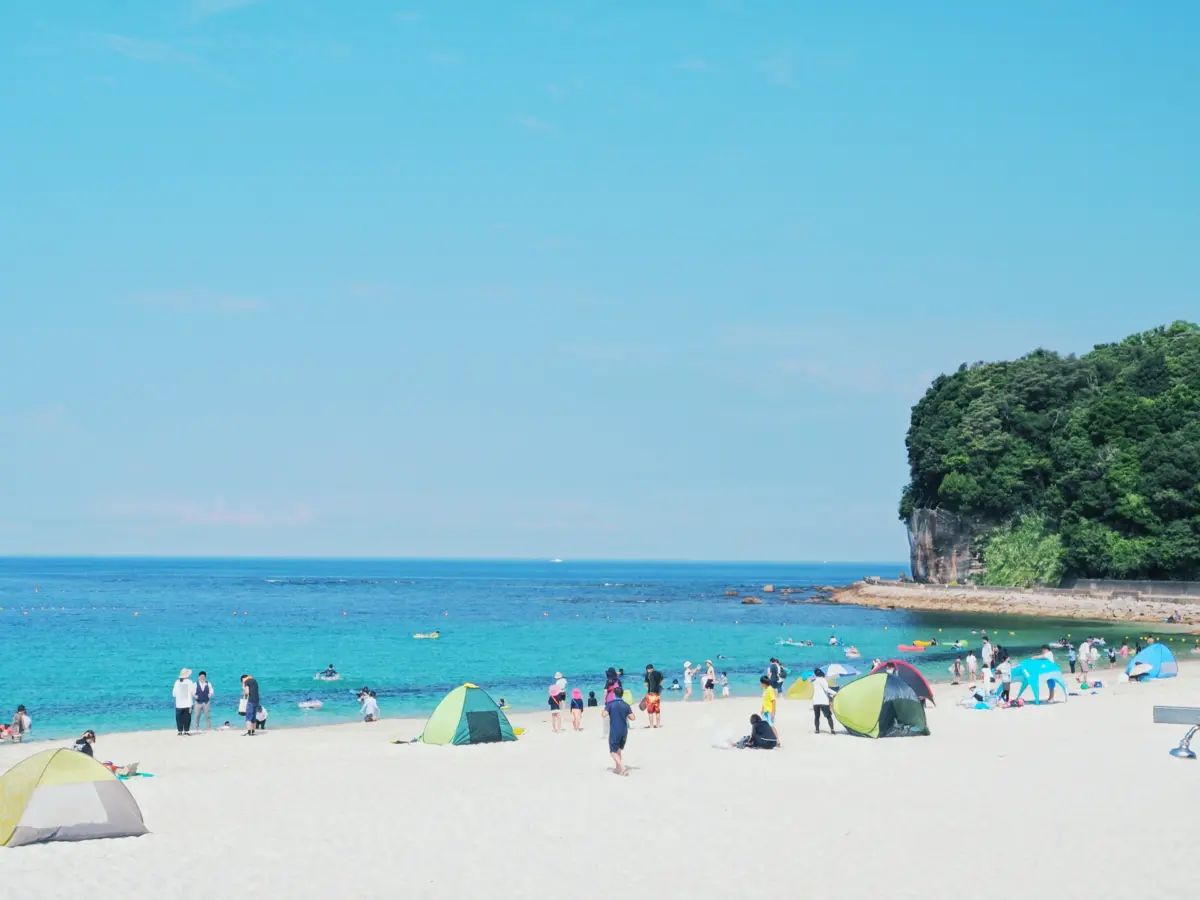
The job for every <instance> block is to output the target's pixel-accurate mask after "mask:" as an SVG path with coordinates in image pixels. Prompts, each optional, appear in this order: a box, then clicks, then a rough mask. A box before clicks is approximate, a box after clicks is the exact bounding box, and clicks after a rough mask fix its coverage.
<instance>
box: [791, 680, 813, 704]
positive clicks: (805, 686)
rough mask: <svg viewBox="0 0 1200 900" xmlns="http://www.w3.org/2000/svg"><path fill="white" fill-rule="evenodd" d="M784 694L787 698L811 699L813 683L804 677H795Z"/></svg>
mask: <svg viewBox="0 0 1200 900" xmlns="http://www.w3.org/2000/svg"><path fill="white" fill-rule="evenodd" d="M786 696H787V698H788V699H789V700H811V699H812V697H813V684H812V682H811V681H808V680H807V679H804V678H797V679H796V680H795V681H793V682H792V683H791V685H789V687H788V689H787V692H786Z"/></svg>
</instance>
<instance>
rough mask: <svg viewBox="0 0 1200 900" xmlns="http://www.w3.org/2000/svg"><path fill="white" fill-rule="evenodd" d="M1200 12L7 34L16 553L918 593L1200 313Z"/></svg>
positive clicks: (7, 463) (427, 6)
mask: <svg viewBox="0 0 1200 900" xmlns="http://www.w3.org/2000/svg"><path fill="white" fill-rule="evenodd" d="M1198 42H1200V4H1197V3H1195V2H1165V0H1163V2H1155V3H1140V4H1139V3H1117V2H1109V3H1104V2H1097V3H1086V4H1085V3H1071V2H1054V0H1041V2H1035V0H1028V2H1016V0H1014V2H963V0H954V2H943V3H938V2H928V3H902V2H896V0H886V2H878V3H852V2H845V3H820V4H818V3H803V2H793V0H780V2H767V0H763V2H751V0H743V2H737V0H723V2H716V0H714V2H705V0H687V2H684V0H675V2H668V0H659V2H654V3H617V2H611V0H603V2H601V0H595V2H520V0H507V2H482V0H471V2H465V0H463V2H450V0H440V2H437V3H428V2H427V3H424V4H422V3H419V2H418V0H398V2H396V3H383V2H369V0H338V2H333V0H328V2H326V0H257V2H253V0H120V2H117V0H59V2H54V3H46V2H33V0H10V2H7V3H4V4H3V5H2V6H0V383H2V385H3V388H2V390H0V552H5V553H188V554H209V553H212V554H225V553H239V554H270V555H273V554H286V555H310V554H311V555H371V556H379V555H383V556H426V555H435V556H527V557H551V556H561V557H585V556H588V557H652V558H688V559H704V558H711V559H781V560H782V559H800V560H823V559H838V560H854V559H860V560H868V559H869V560H880V559H882V560H899V559H903V558H904V557H905V556H906V555H907V544H906V542H905V539H904V532H903V529H902V527H901V525H900V523H899V522H898V520H897V519H896V506H897V502H898V498H899V494H900V489H901V487H902V485H903V483H904V481H905V480H906V474H907V466H906V461H905V454H904V433H905V430H906V427H907V422H908V414H909V409H910V407H911V405H912V404H913V403H914V402H916V400H917V399H918V398H919V397H920V395H921V393H922V391H923V389H924V387H925V385H926V384H927V382H928V380H929V379H930V378H931V377H932V376H933V375H936V374H937V373H939V372H943V371H949V370H953V369H954V368H956V367H957V366H958V364H959V363H960V362H963V361H964V360H977V359H995V358H1004V357H1011V356H1014V355H1019V354H1021V353H1023V352H1026V351H1028V350H1030V349H1032V348H1034V347H1037V346H1046V347H1049V348H1053V349H1057V350H1061V351H1064V352H1067V351H1076V352H1083V351H1086V350H1088V349H1090V347H1091V346H1092V345H1093V344H1095V343H1097V342H1103V341H1109V340H1116V339H1119V338H1121V337H1123V336H1125V335H1126V334H1128V333H1130V332H1133V331H1139V330H1142V329H1145V328H1149V327H1152V326H1154V325H1157V324H1161V323H1165V322H1169V321H1171V320H1172V319H1176V318H1191V319H1193V320H1194V319H1196V318H1200V295H1198V291H1197V286H1198V284H1200V253H1198V252H1197V238H1198V236H1200V214H1198V212H1197V210H1198V209H1200V175H1198V172H1200V166H1198V165H1197V158H1198V157H1200V124H1198V123H1200V54H1198V53H1197V52H1196V46H1197V45H1198Z"/></svg>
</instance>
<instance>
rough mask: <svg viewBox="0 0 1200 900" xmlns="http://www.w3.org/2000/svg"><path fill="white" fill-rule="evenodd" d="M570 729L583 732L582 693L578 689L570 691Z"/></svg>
mask: <svg viewBox="0 0 1200 900" xmlns="http://www.w3.org/2000/svg"><path fill="white" fill-rule="evenodd" d="M571 727H572V728H573V729H575V730H576V731H583V691H581V690H580V689H579V688H575V689H574V690H573V691H571Z"/></svg>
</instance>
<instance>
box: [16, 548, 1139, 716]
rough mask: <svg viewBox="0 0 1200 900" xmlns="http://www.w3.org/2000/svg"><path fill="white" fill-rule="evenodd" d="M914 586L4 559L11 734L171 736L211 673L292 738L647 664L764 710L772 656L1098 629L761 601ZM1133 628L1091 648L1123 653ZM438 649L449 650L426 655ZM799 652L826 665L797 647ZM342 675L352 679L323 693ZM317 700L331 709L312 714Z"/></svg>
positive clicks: (843, 577)
mask: <svg viewBox="0 0 1200 900" xmlns="http://www.w3.org/2000/svg"><path fill="white" fill-rule="evenodd" d="M903 568H905V566H904V564H903V563H901V562H895V563H882V564H867V563H854V564H838V565H812V564H776V563H761V564H759V563H737V564H729V563H655V562H596V561H588V562H572V561H570V560H567V561H566V562H562V563H552V562H549V561H545V562H531V561H482V560H463V561H458V560H379V561H373V560H296V559H287V560H284V559H263V560H254V559H175V560H172V559H128V558H116V559H114V558H108V559H81V558H74V559H53V558H31V559H17V558H9V559H0V607H3V609H2V610H0V718H2V719H3V720H4V721H9V720H10V719H11V718H12V713H13V710H15V708H16V705H17V704H18V703H24V704H25V705H26V706H27V707H28V708H29V711H30V714H31V716H32V718H33V720H34V729H35V730H34V737H35V738H40V739H44V738H50V737H68V736H72V735H75V734H78V733H79V732H80V731H82V730H83V729H85V728H93V729H95V730H96V731H118V730H121V731H125V730H134V729H145V728H171V727H173V716H174V706H173V702H172V699H171V686H172V683H173V682H174V680H175V678H176V676H177V675H178V672H179V669H180V668H182V667H184V666H186V667H188V668H190V669H193V670H195V671H197V672H198V671H199V670H201V669H204V670H206V671H207V672H208V675H209V678H210V679H211V681H212V682H213V684H214V686H215V689H216V694H217V696H216V701H215V703H214V708H213V717H214V719H217V720H219V721H224V720H225V719H234V718H235V712H236V705H237V700H238V697H239V695H240V689H239V685H238V677H239V675H241V673H243V672H250V673H253V674H254V675H255V676H256V677H257V678H258V681H259V684H260V686H261V690H262V699H263V703H264V704H265V705H266V706H267V708H268V710H269V712H270V716H271V720H270V721H271V724H272V725H273V726H279V725H294V724H301V723H305V724H316V723H319V722H335V721H349V720H353V719H355V718H356V713H357V709H358V707H357V704H356V703H355V701H354V696H353V693H354V689H355V688H358V687H361V686H363V685H369V686H370V687H371V688H373V689H374V690H375V691H376V692H377V693H378V696H379V704H380V707H381V711H382V714H383V715H384V716H398V715H423V714H427V713H428V712H430V711H431V710H432V709H433V707H434V706H435V705H436V704H437V701H438V700H439V699H440V698H441V696H442V695H443V694H444V693H445V692H446V691H447V690H449V689H450V688H452V687H454V686H455V685H458V684H461V683H462V682H464V681H472V682H475V683H477V684H479V685H481V686H483V687H486V688H487V689H488V691H489V692H490V693H491V694H492V695H493V697H495V698H497V699H499V698H500V697H504V698H506V699H507V700H508V702H509V704H510V705H512V706H514V707H518V708H520V707H530V708H535V707H536V708H541V707H542V706H544V704H545V697H546V694H547V690H548V686H549V684H550V682H551V681H552V680H553V676H554V673H555V671H557V670H561V671H562V672H563V673H564V674H565V675H566V677H567V678H568V680H569V681H570V683H571V686H572V687H580V688H582V689H583V690H584V694H585V696H586V693H587V691H588V690H596V689H599V688H601V687H602V685H603V672H604V669H605V668H606V667H607V666H609V665H613V666H619V667H623V668H625V669H626V670H627V671H628V672H629V673H631V674H632V675H633V678H631V679H629V680H630V681H631V682H632V683H633V686H634V687H635V688H640V686H641V682H640V678H639V677H638V676H637V674H636V673H638V672H640V671H641V670H642V669H644V667H645V664H646V663H647V662H653V663H654V664H655V665H656V666H658V667H659V668H660V669H662V670H664V671H665V672H666V675H667V679H668V682H669V681H670V679H671V678H676V677H679V676H680V671H681V668H682V664H683V662H684V660H691V661H692V662H694V663H696V662H703V661H704V660H705V659H706V658H710V659H713V660H714V661H715V662H717V663H718V670H725V671H727V672H728V673H729V678H730V681H731V682H732V684H733V692H734V693H735V694H750V693H754V692H756V691H757V685H756V682H757V678H758V676H759V674H761V672H762V670H763V667H764V665H765V664H766V661H767V659H768V657H770V656H773V655H777V656H779V657H780V658H781V659H782V660H783V662H784V663H785V665H787V666H789V667H790V668H791V669H792V670H793V671H797V670H803V669H809V668H812V667H813V666H814V665H819V664H822V663H828V662H830V661H833V660H839V661H844V660H842V656H841V651H840V650H836V649H832V648H830V647H829V646H828V639H829V636H830V633H831V631H836V634H837V635H838V636H839V637H840V638H841V639H842V640H843V641H845V642H848V643H852V644H855V645H857V647H858V648H859V649H860V650H861V651H862V654H863V657H864V661H869V660H870V658H871V657H872V656H877V655H878V656H884V657H888V656H895V655H896V645H897V644H898V643H908V642H910V641H911V640H913V639H915V638H918V637H928V636H930V635H936V636H938V637H939V638H941V639H943V640H945V639H949V638H957V637H968V638H969V637H971V631H972V630H973V629H978V628H981V627H988V628H991V629H993V630H999V631H1000V632H1001V635H1000V638H999V639H1000V642H1001V643H1003V644H1006V645H1010V646H1014V647H1022V648H1028V647H1034V646H1037V645H1039V644H1041V643H1043V642H1045V641H1048V640H1052V639H1055V638H1057V637H1059V636H1060V635H1062V634H1064V633H1066V632H1068V631H1071V630H1072V629H1074V630H1075V631H1077V632H1078V631H1080V630H1081V623H1079V622H1073V623H1070V624H1063V623H1056V622H1053V621H1047V620H1015V619H1012V620H1010V619H1007V618H1005V617H996V616H993V617H989V618H987V619H981V618H978V617H971V616H963V615H958V614H944V615H938V614H930V613H911V612H903V611H890V610H876V609H864V608H858V607H846V606H833V605H828V604H818V603H789V602H788V599H787V598H785V597H782V596H781V595H779V594H776V595H774V596H772V595H769V594H764V593H762V591H761V588H762V586H763V585H765V584H774V585H776V586H777V587H783V586H791V587H796V588H804V587H811V586H813V585H824V584H844V583H848V582H850V581H853V580H857V579H859V578H861V577H863V576H865V575H870V574H881V575H892V574H894V573H895V572H898V571H900V570H901V569H903ZM731 589H732V590H737V591H739V592H740V593H742V594H749V593H753V594H757V595H758V596H761V597H763V599H764V600H765V602H764V604H763V605H761V606H744V605H742V604H741V603H740V602H739V600H738V599H737V598H736V597H727V596H726V595H725V592H726V591H727V590H731ZM795 596H796V595H793V597H795ZM939 628H941V629H944V630H943V632H942V633H941V634H938V629H939ZM1122 628H1124V627H1123V626H1118V627H1116V628H1108V629H1105V628H1102V627H1099V626H1097V627H1095V628H1089V629H1088V630H1089V631H1090V632H1092V633H1100V634H1106V635H1109V636H1117V637H1120V636H1121V635H1120V634H1119V631H1120V630H1121V629H1122ZM434 630H438V631H440V632H441V637H440V638H439V639H438V640H414V639H413V637H412V635H413V634H414V633H417V632H430V631H434ZM1010 630H1011V631H1013V632H1015V634H1012V635H1009V634H1008V632H1009V631H1010ZM1125 630H1126V631H1127V630H1128V629H1125ZM787 638H791V639H793V640H796V641H800V640H805V639H807V640H812V641H813V642H814V644H815V645H816V646H814V647H812V648H799V647H790V646H780V645H779V642H780V641H781V640H784V639H787ZM972 644H973V645H975V646H978V638H974V639H973V640H972ZM718 656H722V657H724V659H718ZM949 657H950V653H949V652H948V651H943V652H942V653H940V654H932V653H930V654H925V655H924V658H920V657H913V659H914V661H917V662H920V663H921V664H922V665H923V667H925V668H927V670H928V671H929V672H930V674H931V675H934V676H944V675H945V671H946V666H947V665H948V660H949ZM329 663H332V664H333V665H334V666H335V667H336V668H337V669H338V671H339V672H341V673H343V676H344V677H343V680H342V681H340V682H322V681H316V680H314V678H313V676H314V674H315V673H316V672H317V671H318V670H320V669H323V668H324V667H325V666H326V665H327V664H329ZM309 697H312V698H316V699H319V700H321V701H322V702H323V703H324V708H323V709H321V710H320V711H304V710H301V709H299V708H298V707H297V703H298V702H299V701H300V700H303V699H306V698H309Z"/></svg>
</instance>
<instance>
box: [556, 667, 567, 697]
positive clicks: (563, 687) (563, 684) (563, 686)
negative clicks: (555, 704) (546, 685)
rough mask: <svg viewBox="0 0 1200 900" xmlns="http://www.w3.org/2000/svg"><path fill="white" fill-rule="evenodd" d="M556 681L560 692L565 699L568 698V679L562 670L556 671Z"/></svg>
mask: <svg viewBox="0 0 1200 900" xmlns="http://www.w3.org/2000/svg"><path fill="white" fill-rule="evenodd" d="M554 683H555V684H556V685H558V692H559V693H560V694H562V695H563V699H564V700H566V698H567V679H566V678H564V677H563V673H562V672H555V673H554Z"/></svg>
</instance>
